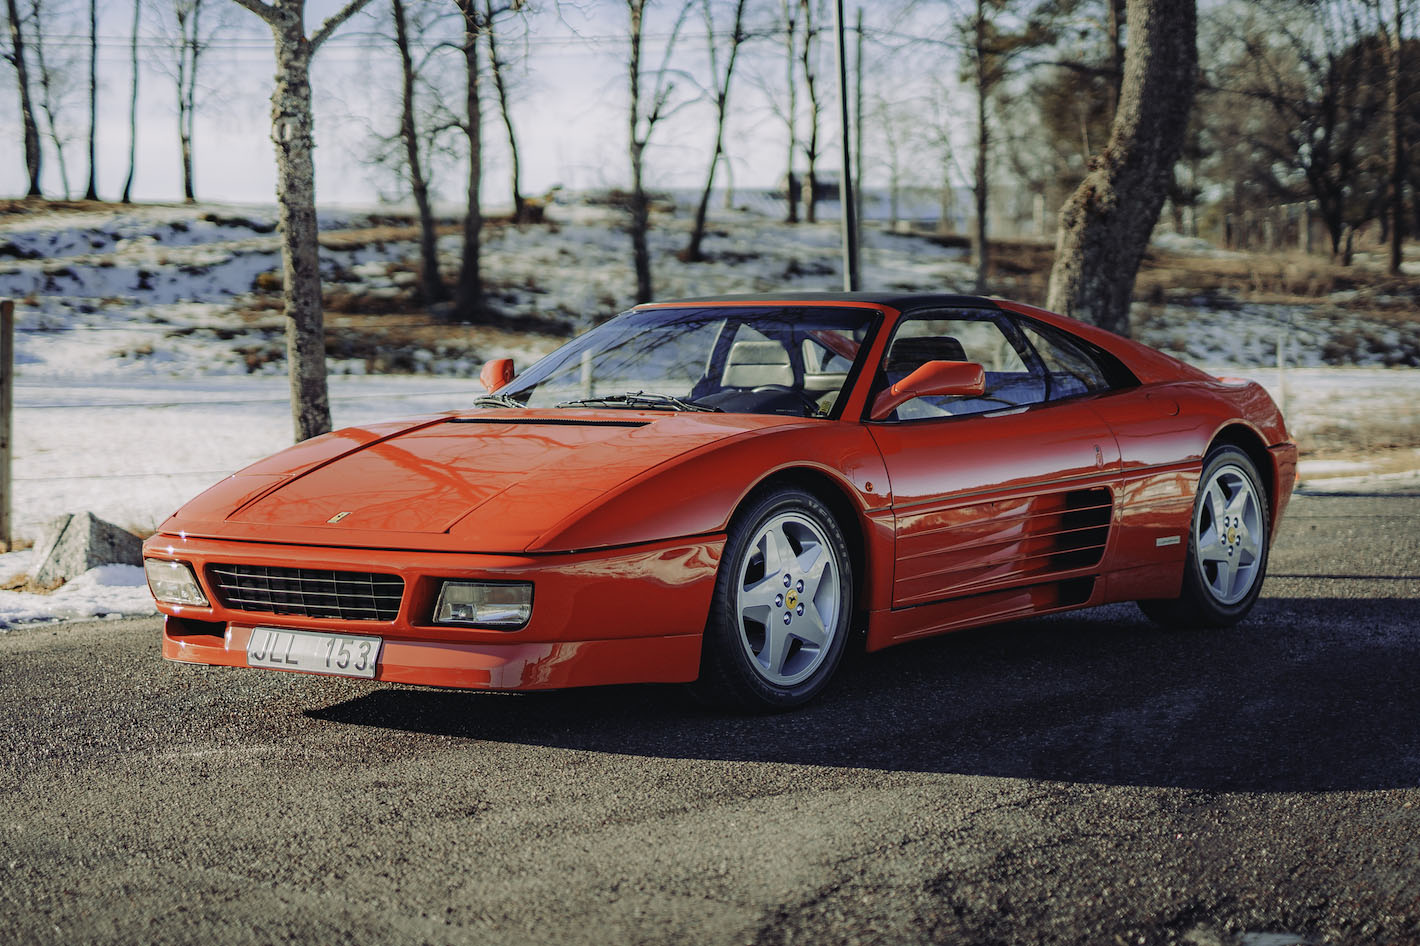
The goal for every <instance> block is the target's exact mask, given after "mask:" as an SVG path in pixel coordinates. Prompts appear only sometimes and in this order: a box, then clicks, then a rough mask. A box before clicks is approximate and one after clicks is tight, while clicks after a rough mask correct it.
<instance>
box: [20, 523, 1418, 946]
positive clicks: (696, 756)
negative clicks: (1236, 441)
mask: <svg viewBox="0 0 1420 946" xmlns="http://www.w3.org/2000/svg"><path fill="white" fill-rule="evenodd" d="M1417 524H1420V495H1389V496H1334V497H1311V496H1299V497H1298V498H1297V499H1296V500H1294V503H1293V507H1292V510H1291V513H1290V516H1289V519H1288V520H1287V522H1286V523H1285V526H1284V534H1283V536H1282V538H1281V540H1280V542H1279V544H1278V547H1277V549H1276V552H1275V555H1274V558H1273V563H1272V576H1271V577H1270V578H1269V580H1268V582H1267V586H1266V589H1265V591H1264V600H1262V601H1261V602H1260V604H1259V606H1258V607H1257V609H1256V610H1255V611H1254V612H1253V615H1252V617H1251V618H1250V619H1249V620H1248V621H1247V622H1246V623H1245V624H1244V625H1242V626H1240V627H1239V628H1236V629H1234V630H1231V631H1226V632H1213V631H1185V632H1166V631H1161V630H1158V629H1155V628H1153V627H1152V626H1150V625H1149V624H1147V623H1146V622H1145V621H1144V620H1143V619H1142V617H1140V616H1139V615H1138V612H1137V611H1136V610H1135V609H1134V608H1133V607H1132V606H1129V607H1123V606H1120V607H1110V608H1104V609H1097V610H1095V611H1089V612H1081V613H1077V614H1073V615H1066V616H1059V617H1054V618H1045V619H1038V620H1033V621H1027V622H1022V623H1017V624H1013V625H1009V626H1005V627H998V628H992V629H986V630H981V631H973V632H965V633H961V634H957V635H954V636H950V637H946V638H940V639H937V640H935V641H927V642H922V643H919V644H914V645H910V646H907V647H901V648H897V649H895V650H890V651H886V652H883V653H881V654H875V655H870V656H866V657H862V658H859V659H857V660H855V661H854V662H852V663H851V664H850V665H848V666H846V667H845V668H844V671H843V672H842V674H841V678H840V680H839V682H838V683H837V685H836V686H835V687H834V688H832V689H831V690H830V692H829V693H828V694H827V696H826V697H825V698H824V699H823V700H822V701H821V702H819V703H817V704H815V705H814V706H812V707H810V708H808V709H806V710H804V711H801V712H798V713H795V714H791V715H785V716H780V717H774V718H769V719H747V718H738V717H726V716H720V715H714V714H711V713H708V712H706V711H703V710H701V709H699V708H697V707H696V706H695V705H694V704H692V703H690V702H689V701H688V700H687V699H686V698H685V696H684V695H683V694H682V693H681V691H679V690H678V689H675V688H660V687H625V688H616V689H609V690H592V691H573V692H566V693H559V694H542V695H527V696H523V695H499V694H480V693H465V692H452V691H437V690H418V689H413V688H401V687H395V686H387V685H380V684H369V683H363V682H354V681H346V680H340V679H333V678H323V677H314V676H298V675H289V674H277V673H268V672H259V671H249V670H225V669H215V668H199V667H190V666H181V665H175V664H168V663H165V662H163V661H162V660H160V659H159V658H158V653H157V641H158V630H157V622H156V621H155V620H133V621H112V622H94V623H89V624H81V625H80V624H75V625H67V626H57V627H56V626H50V627H39V628H27V629H20V630H16V631H12V632H10V633H7V634H4V635H0V747H3V759H4V765H3V771H0V941H4V942H13V943H140V942H141V943H178V942H189V943H196V942H201V943H203V944H208V943H277V942H301V943H337V942H359V943H379V944H401V943H446V942H448V943H478V944H503V943H539V944H541V943H568V944H579V943H616V944H620V943H628V944H629V943H695V944H720V943H725V944H730V943H734V944H740V943H785V944H789V943H805V944H820V943H915V942H937V943H1037V942H1039V943H1091V944H1115V943H1119V944H1128V946H1133V944H1152V943H1174V942H1180V943H1190V944H1194V946H1204V944H1214V943H1220V944H1221V943H1248V944H1251V946H1282V944H1287V943H1297V942H1312V943H1321V942H1326V943H1331V942H1338V943H1379V942H1384V943H1420V840H1417V837H1420V688H1417V686H1416V681H1417V680H1420V528H1417ZM1266 934H1288V935H1266Z"/></svg>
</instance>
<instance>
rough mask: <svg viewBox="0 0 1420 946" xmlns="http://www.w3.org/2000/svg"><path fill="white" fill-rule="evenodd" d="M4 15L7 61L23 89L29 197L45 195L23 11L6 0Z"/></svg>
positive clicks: (21, 96)
mask: <svg viewBox="0 0 1420 946" xmlns="http://www.w3.org/2000/svg"><path fill="white" fill-rule="evenodd" d="M5 12H6V13H7V14H8V16H9V20H10V50H9V52H7V53H6V55H5V60H6V61H7V62H8V63H10V65H12V66H14V67H15V81H16V82H17V83H18V84H19V87H20V117H21V120H22V121H23V122H24V125H25V170H26V171H28V172H29V177H30V189H29V193H28V194H27V195H26V196H29V197H40V196H43V195H42V192H41V191H40V187H39V174H40V151H39V126H38V125H37V124H35V113H34V108H33V107H32V106H31V105H30V77H29V71H28V70H27V69H26V67H25V38H24V32H23V31H22V30H21V28H20V11H19V10H17V9H16V8H15V0H5Z"/></svg>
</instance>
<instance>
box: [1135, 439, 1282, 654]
mask: <svg viewBox="0 0 1420 946" xmlns="http://www.w3.org/2000/svg"><path fill="white" fill-rule="evenodd" d="M1244 481H1245V482H1246V488H1250V489H1251V491H1252V495H1253V497H1254V500H1255V510H1253V511H1252V512H1249V513H1244V515H1243V516H1242V517H1240V518H1242V519H1251V520H1252V521H1251V523H1249V524H1246V525H1245V527H1243V528H1240V527H1239V525H1237V524H1234V523H1231V522H1229V521H1224V522H1222V523H1218V522H1215V521H1214V513H1213V511H1212V509H1211V508H1210V505H1209V499H1208V490H1209V487H1210V486H1211V485H1213V484H1215V483H1217V484H1219V488H1220V489H1221V490H1222V491H1223V492H1224V493H1227V492H1228V491H1229V489H1228V484H1230V483H1231V484H1233V485H1234V486H1236V487H1238V488H1243V487H1244ZM1233 495H1234V496H1236V495H1237V494H1236V493H1233ZM1224 518H1225V520H1231V519H1233V518H1238V517H1232V516H1228V517H1224ZM1210 527H1211V528H1210ZM1229 529H1231V530H1232V531H1229ZM1271 530H1272V516H1271V507H1270V504H1269V502H1268V495H1267V487H1266V486H1265V485H1264V483H1263V479H1262V476H1261V475H1260V474H1259V473H1258V471H1257V466H1256V465H1255V464H1254V463H1253V462H1252V459H1251V458H1250V457H1248V455H1247V454H1246V453H1244V452H1243V451H1242V450H1240V449H1238V448H1237V447H1234V446H1232V445H1230V444H1223V445H1220V446H1217V447H1215V448H1213V450H1211V451H1210V452H1209V453H1208V456H1207V458H1206V459H1205V460H1204V462H1203V473H1202V475H1201V476H1200V477H1199V479H1198V492H1197V494H1196V495H1195V496H1194V497H1193V515H1192V517H1191V518H1190V519H1189V524H1188V556H1187V558H1186V559H1185V561H1184V570H1183V588H1182V593H1181V594H1180V595H1179V596H1178V597H1177V598H1172V599H1162V600H1160V599H1155V600H1150V601H1140V602H1138V604H1139V608H1140V610H1142V611H1143V612H1144V613H1145V614H1146V615H1148V616H1149V617H1150V618H1152V619H1153V620H1155V621H1157V622H1158V623H1160V624H1163V625H1165V626H1166V627H1230V626H1232V625H1234V624H1236V623H1238V622H1239V621H1241V620H1242V619H1243V618H1244V617H1246V616H1247V613H1248V612H1249V611H1251V610H1252V607H1253V605H1254V604H1256V603H1257V596H1258V594H1259V593H1260V592H1261V591H1262V582H1263V579H1264V578H1265V577H1266V575H1267V558H1268V554H1269V552H1270V551H1271ZM1254 531H1256V532H1258V533H1260V534H1259V535H1258V536H1257V538H1258V542H1257V549H1256V551H1255V552H1251V553H1250V552H1249V551H1248V550H1247V549H1246V548H1245V547H1244V546H1245V545H1246V544H1247V543H1248V537H1249V536H1252V535H1253V534H1254ZM1210 532H1211V533H1215V534H1216V535H1217V541H1218V542H1219V543H1220V544H1221V547H1222V548H1224V549H1229V550H1230V551H1229V558H1228V559H1227V561H1228V562H1231V560H1232V556H1233V555H1237V556H1238V558H1239V560H1241V558H1242V557H1245V556H1248V555H1250V556H1251V558H1252V563H1250V565H1255V566H1256V567H1255V568H1254V569H1252V571H1251V572H1250V573H1249V574H1248V575H1246V576H1243V578H1241V579H1237V580H1236V581H1234V583H1233V584H1232V589H1233V590H1232V592H1231V593H1227V592H1220V591H1219V585H1220V584H1221V585H1227V584H1229V582H1228V581H1227V580H1225V579H1221V578H1220V577H1219V572H1218V568H1219V565H1218V564H1216V563H1213V562H1212V561H1211V560H1205V558H1206V556H1205V555H1204V554H1202V553H1201V552H1200V549H1199V539H1200V538H1201V537H1202V536H1204V535H1207V534H1210ZM1238 568H1239V571H1240V570H1241V568H1242V566H1238ZM1244 583H1245V587H1243V585H1244Z"/></svg>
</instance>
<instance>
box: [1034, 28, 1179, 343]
mask: <svg viewBox="0 0 1420 946" xmlns="http://www.w3.org/2000/svg"><path fill="white" fill-rule="evenodd" d="M1125 11H1126V12H1125V22H1126V24H1127V25H1128V28H1129V44H1128V49H1127V51H1126V52H1125V56H1124V83H1123V85H1122V87H1121V89H1120V99H1119V108H1118V110H1117V111H1116V113H1115V116H1114V124H1113V126H1112V128H1111V130H1110V137H1109V142H1108V144H1106V145H1105V148H1104V151H1102V152H1101V153H1100V154H1098V155H1096V156H1095V158H1094V159H1093V160H1092V161H1091V166H1090V170H1089V172H1088V173H1087V174H1086V176H1085V179H1084V180H1083V181H1082V182H1081V183H1080V186H1079V187H1078V188H1077V189H1076V190H1075V193H1074V194H1072V195H1071V197H1070V199H1069V200H1068V201H1066V203H1065V206H1064V207H1063V208H1062V209H1061V211H1060V234H1059V237H1058V238H1057V241H1056V249H1055V266H1054V268H1053V269H1052V270H1051V273H1050V293H1049V298H1048V301H1047V305H1048V306H1049V307H1050V308H1052V309H1054V310H1056V311H1057V312H1062V313H1064V314H1066V315H1070V316H1074V317H1075V318H1078V319H1083V320H1085V321H1090V322H1093V323H1095V324H1096V325H1099V326H1100V327H1102V328H1105V329H1108V330H1110V331H1113V332H1117V333H1119V334H1121V335H1127V334H1128V333H1129V304H1130V299H1131V297H1132V295H1133V292H1134V279H1135V276H1136V275H1137V273H1138V270H1139V262H1140V260H1141V259H1142V258H1143V255H1144V251H1145V249H1146V248H1147V247H1148V243H1149V234H1150V233H1151V232H1152V231H1153V229H1154V224H1155V223H1156V222H1157V221H1158V218H1159V211H1160V209H1161V208H1162V207H1163V202H1164V197H1165V196H1166V195H1167V193H1168V188H1169V182H1170V181H1171V180H1172V178H1173V166H1174V163H1175V162H1176V161H1177V160H1178V157H1179V154H1180V153H1181V152H1182V150H1183V144H1184V138H1185V136H1186V134H1187V131H1188V115H1189V111H1190V110H1191V108H1192V106H1193V93H1194V84H1195V79H1196V74H1197V71H1198V48H1197V40H1196V36H1197V9H1196V6H1195V3H1194V0H1128V4H1127V6H1126V8H1125Z"/></svg>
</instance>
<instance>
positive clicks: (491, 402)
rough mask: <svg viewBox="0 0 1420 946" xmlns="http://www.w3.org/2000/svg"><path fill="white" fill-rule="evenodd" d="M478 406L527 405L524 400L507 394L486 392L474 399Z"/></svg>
mask: <svg viewBox="0 0 1420 946" xmlns="http://www.w3.org/2000/svg"><path fill="white" fill-rule="evenodd" d="M473 403H474V405H475V406H477V407H526V406H527V405H526V404H524V403H523V402H522V401H515V400H513V399H512V398H510V397H508V395H506V394H485V395H483V396H482V397H476V398H474V399H473Z"/></svg>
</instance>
